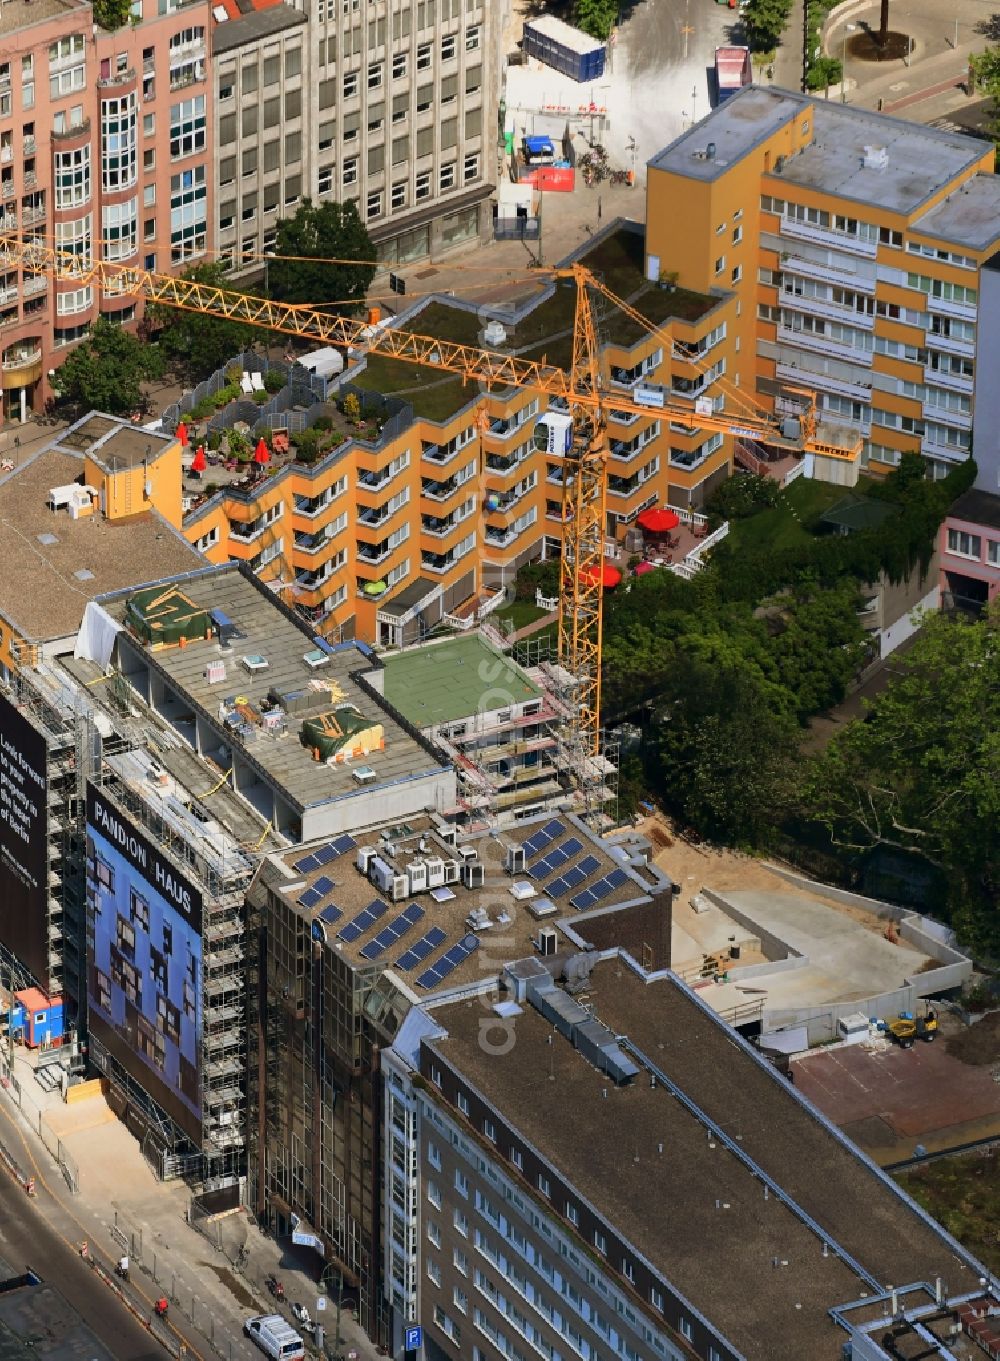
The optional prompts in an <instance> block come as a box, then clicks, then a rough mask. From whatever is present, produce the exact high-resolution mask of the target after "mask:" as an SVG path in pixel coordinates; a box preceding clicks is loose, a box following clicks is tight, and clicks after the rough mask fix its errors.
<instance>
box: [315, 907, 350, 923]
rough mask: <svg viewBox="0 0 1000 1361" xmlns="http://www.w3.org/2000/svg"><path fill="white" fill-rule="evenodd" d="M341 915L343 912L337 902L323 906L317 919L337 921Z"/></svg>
mask: <svg viewBox="0 0 1000 1361" xmlns="http://www.w3.org/2000/svg"><path fill="white" fill-rule="evenodd" d="M343 915H344V914H343V912H342V911H341V909H340V908H339V907H338V906H337V904H336V903H331V904H330V905H329V907H324V909H323V911H322V912H321V913H320V914H319V919H320V921H321V922H339V921H340V919H341V917H342V916H343Z"/></svg>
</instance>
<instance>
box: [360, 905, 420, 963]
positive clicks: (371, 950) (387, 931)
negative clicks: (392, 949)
mask: <svg viewBox="0 0 1000 1361" xmlns="http://www.w3.org/2000/svg"><path fill="white" fill-rule="evenodd" d="M423 916H424V909H423V908H422V907H420V906H419V904H417V903H410V905H409V907H406V908H404V909H403V911H402V912H401V913H400V915H399V916H398V917H396V918H395V919H394V920H393V921H391V922H390V923H389V925H388V926H383V927H382V930H381V931H380V932H379V933H378V935H377V936H376V937H375V939H374V940H370V941H369V942H368V944H367V945H364V946H362V948H361V958H362V959H378V957H379V955H382V954H385V952H386V950H388V948H389V946H390V945H395V943H396V941H397V940H399V938H400V936H405V935H406V933H407V931H409V930H410V929H411V928H412V927H414V926H416V924H417V922H418V921H420V920H421V918H422V917H423Z"/></svg>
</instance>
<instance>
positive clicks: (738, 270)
mask: <svg viewBox="0 0 1000 1361" xmlns="http://www.w3.org/2000/svg"><path fill="white" fill-rule="evenodd" d="M729 277H730V279H731V280H732V282H733V283H734V284H738V283H739V281H740V280H741V279H742V278H743V266H742V265H734V266H733V270H732V273H731V274H730V276H729Z"/></svg>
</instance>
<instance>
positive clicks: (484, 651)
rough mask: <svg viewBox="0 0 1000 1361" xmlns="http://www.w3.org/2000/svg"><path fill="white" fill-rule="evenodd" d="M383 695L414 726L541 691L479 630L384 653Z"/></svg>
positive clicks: (520, 700)
mask: <svg viewBox="0 0 1000 1361" xmlns="http://www.w3.org/2000/svg"><path fill="white" fill-rule="evenodd" d="M382 661H383V677H384V679H383V688H384V694H385V697H386V699H387V700H388V701H389V703H390V704H392V705H393V707H394V708H396V709H398V710H399V712H400V713H401V714H402V715H403V716H404V717H405V718H408V719H409V720H410V722H411V723H413V724H414V725H415V726H416V727H418V728H429V727H431V726H433V725H435V724H438V723H450V722H453V721H454V720H455V719H459V718H469V717H471V716H472V715H474V714H477V713H479V711H480V709H481V708H483V706H484V705H485V707H486V708H487V709H490V710H492V709H503V708H505V707H506V706H507V705H509V704H523V703H525V701H527V700H531V699H537V698H538V697H539V696H540V695H541V693H542V692H541V690H540V689H539V688H538V686H537V685H535V683H534V682H533V681H531V680H529V679H528V677H527V676H526V675H525V674H524V672H523V671H522V670H521V668H520V667H519V666H517V665H516V663H515V662H513V661H511V659H510V658H509V657H505V656H504V654H503V653H502V652H501V651H500V650H499V649H498V648H495V647H493V646H492V644H490V643H488V642H487V641H486V639H485V638H483V636H482V635H481V634H480V633H469V634H466V635H465V636H464V637H461V638H450V639H448V640H447V641H446V642H441V643H425V644H423V645H422V646H420V647H412V648H407V649H406V651H404V652H397V653H393V654H391V655H389V656H386V657H383V659H382Z"/></svg>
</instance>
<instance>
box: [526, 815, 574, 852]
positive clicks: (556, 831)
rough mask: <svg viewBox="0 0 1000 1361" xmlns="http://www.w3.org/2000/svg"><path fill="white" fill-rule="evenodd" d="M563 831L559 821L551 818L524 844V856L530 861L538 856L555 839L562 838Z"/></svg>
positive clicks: (563, 828)
mask: <svg viewBox="0 0 1000 1361" xmlns="http://www.w3.org/2000/svg"><path fill="white" fill-rule="evenodd" d="M565 830H566V828H565V827H564V826H563V824H562V823H561V822H560V821H559V819H558V818H553V819H552V820H551V822H547V823H546V824H545V826H544V827H540V828H539V830H538V831H537V832H536V833H535V834H534V836H530V837H529V838H528V840H527V841H526V842H525V843H524V854H525V856H526V857H527V858H528V859H529V860H530V859H531V858H532V857H533V856H536V855H540V854H541V853H542V851H544V850H545V848H546V846H551V845H552V843H553V841H555V839H556V837H559V836H562V834H563V833H564V832H565Z"/></svg>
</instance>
